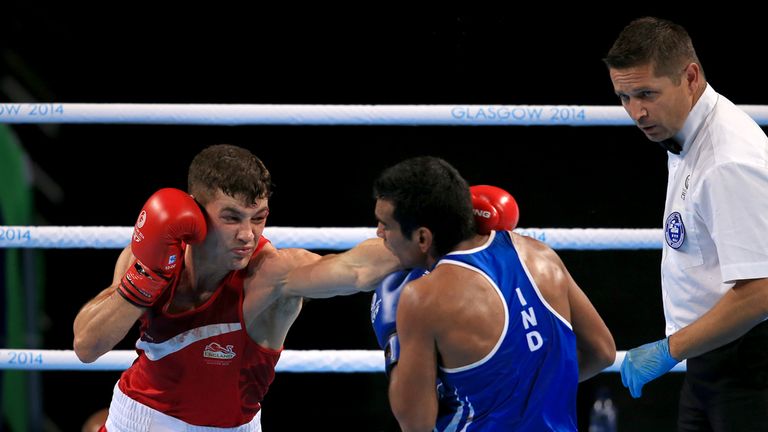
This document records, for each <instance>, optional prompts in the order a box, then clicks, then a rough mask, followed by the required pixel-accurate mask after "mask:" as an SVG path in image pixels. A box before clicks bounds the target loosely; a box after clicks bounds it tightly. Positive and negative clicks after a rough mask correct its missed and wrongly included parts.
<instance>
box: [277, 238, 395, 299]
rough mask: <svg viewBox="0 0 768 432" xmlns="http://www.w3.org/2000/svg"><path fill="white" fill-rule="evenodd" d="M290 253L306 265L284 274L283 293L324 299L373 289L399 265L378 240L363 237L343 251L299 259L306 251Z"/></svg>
mask: <svg viewBox="0 0 768 432" xmlns="http://www.w3.org/2000/svg"><path fill="white" fill-rule="evenodd" d="M292 253H293V254H294V256H295V257H294V259H304V260H305V264H304V265H300V266H297V267H295V268H293V269H291V270H290V271H288V272H287V273H286V274H285V277H284V278H283V280H282V281H281V292H282V293H283V294H284V295H293V296H301V297H310V298H326V297H333V296H337V295H348V294H354V293H357V292H360V291H372V290H373V289H374V288H375V286H374V284H375V283H377V282H378V281H380V280H381V279H383V278H384V276H386V275H388V274H390V273H392V272H393V271H395V270H397V269H399V268H400V262H399V261H398V259H397V257H395V256H394V255H393V254H392V253H391V252H390V251H389V250H387V248H386V247H385V246H384V242H383V241H382V240H381V239H369V240H365V241H363V242H362V243H360V244H359V245H357V246H355V247H354V248H352V249H350V250H348V251H346V252H344V253H341V254H336V255H326V256H324V257H322V258H319V259H318V258H314V259H311V258H306V259H305V258H302V255H304V254H309V252H306V251H302V250H294V252H292ZM313 255H314V254H313ZM315 257H316V255H315Z"/></svg>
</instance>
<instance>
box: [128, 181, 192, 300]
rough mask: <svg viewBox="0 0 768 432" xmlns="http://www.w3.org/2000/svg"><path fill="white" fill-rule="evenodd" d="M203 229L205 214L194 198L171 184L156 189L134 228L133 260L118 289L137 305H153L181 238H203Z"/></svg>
mask: <svg viewBox="0 0 768 432" xmlns="http://www.w3.org/2000/svg"><path fill="white" fill-rule="evenodd" d="M206 232H207V229H206V224H205V216H203V212H202V210H200V207H198V205H197V202H196V201H195V200H194V198H192V197H191V196H190V195H188V194H187V193H186V192H183V191H180V190H178V189H172V188H166V189H160V190H159V191H157V192H155V193H154V194H153V195H152V196H151V197H149V199H148V200H147V202H146V203H145V204H144V208H142V210H141V213H140V214H139V219H138V220H137V221H136V225H135V226H134V228H133V239H132V240H131V252H133V255H134V256H135V257H136V262H135V263H134V264H133V265H131V266H130V267H129V268H128V271H126V272H125V275H124V276H123V279H122V280H121V281H120V286H119V287H118V292H119V293H120V294H121V295H122V296H123V297H124V298H125V299H126V300H128V301H129V302H131V303H133V304H134V305H136V306H139V307H149V306H152V305H153V304H154V303H155V301H157V299H158V298H159V297H160V295H161V294H162V293H163V291H165V288H166V287H167V286H168V284H169V282H170V280H171V278H172V277H173V273H174V270H175V268H176V263H177V262H178V260H179V258H180V257H181V254H182V253H183V249H182V246H181V243H182V241H183V242H185V243H199V242H202V241H203V240H204V239H205V234H206Z"/></svg>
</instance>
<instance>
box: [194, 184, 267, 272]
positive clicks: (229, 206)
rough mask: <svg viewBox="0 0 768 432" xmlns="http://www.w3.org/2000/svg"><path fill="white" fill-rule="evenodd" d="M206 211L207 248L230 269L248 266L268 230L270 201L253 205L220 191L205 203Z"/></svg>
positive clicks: (265, 200)
mask: <svg viewBox="0 0 768 432" xmlns="http://www.w3.org/2000/svg"><path fill="white" fill-rule="evenodd" d="M205 211H206V213H207V216H208V236H207V237H206V240H205V244H206V248H207V249H208V250H209V251H211V252H213V254H214V256H216V260H217V261H221V265H223V266H224V267H226V268H227V269H228V270H240V269H243V268H245V267H246V266H247V265H248V262H249V261H250V259H251V255H252V254H253V251H254V250H255V249H256V246H257V245H258V243H259V238H261V234H262V233H263V232H264V226H265V224H266V223H267V215H268V214H269V203H268V200H267V199H261V200H257V201H256V202H255V203H250V204H249V203H245V202H243V201H242V200H239V199H236V198H233V197H231V196H229V195H226V194H224V193H223V192H221V191H220V190H219V191H217V192H216V195H215V196H214V198H213V199H212V200H211V201H210V202H208V203H207V204H206V205H205Z"/></svg>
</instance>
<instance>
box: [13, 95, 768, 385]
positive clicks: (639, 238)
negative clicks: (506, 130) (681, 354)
mask: <svg viewBox="0 0 768 432" xmlns="http://www.w3.org/2000/svg"><path fill="white" fill-rule="evenodd" d="M740 107H741V108H742V109H743V110H744V111H746V112H747V113H748V114H749V115H750V116H752V117H753V118H754V119H755V120H756V121H757V122H758V124H760V125H768V107H766V106H762V105H740ZM0 123H11V124H22V123H82V124H97V123H103V124H154V125H229V126H233V125H344V126H362V125H377V126H402V125H408V126H420V125H421V126H628V125H632V124H633V123H632V121H631V120H630V119H629V117H628V116H627V114H626V113H625V111H624V110H623V108H621V107H619V106H578V105H215V104H198V105H195V104H185V105H174V104H68V103H0ZM515 231H516V232H517V233H519V234H521V235H526V236H531V237H533V238H536V239H538V240H540V241H542V242H544V243H547V244H548V245H549V246H550V247H552V248H553V249H556V250H558V249H560V250H642V249H660V248H661V245H662V239H663V234H662V232H661V229H555V228H518V229H517V230H515ZM131 232H132V227H74V226H71V227H63V226H58V227H57V226H0V248H114V249H122V248H124V247H125V246H126V245H128V244H129V243H130V238H131ZM264 235H265V236H267V237H268V238H270V240H271V241H272V242H273V243H274V244H275V245H276V246H277V247H279V248H285V247H301V248H306V249H326V250H345V249H349V248H351V247H352V246H354V245H355V244H357V243H359V242H360V241H362V240H364V239H367V238H372V237H375V236H376V230H375V228H368V227H361V228H292V227H268V228H266V229H265V231H264ZM624 355H625V352H624V351H619V352H617V356H616V360H615V362H614V364H613V365H612V366H610V367H608V368H606V369H605V372H617V371H618V370H619V369H618V368H619V365H620V364H621V361H622V360H623V358H624ZM135 358H136V353H135V352H134V351H130V350H125V351H120V350H115V351H112V352H109V353H107V354H105V355H104V356H102V357H101V358H99V359H98V360H97V361H95V362H93V363H90V364H84V363H82V362H80V360H79V359H78V358H77V357H76V356H75V354H74V352H73V351H71V350H39V349H7V348H1V349H0V369H5V370H11V369H13V370H68V371H74V370H85V371H100V370H101V371H103V370H123V369H126V368H127V367H128V366H130V365H131V363H132V362H133V360H134V359H135ZM382 360H383V352H382V351H380V350H285V351H284V352H283V354H282V355H281V358H280V361H279V363H278V364H277V371H278V372H322V373H326V372H383V370H384V366H383V361H382ZM683 370H685V362H682V363H680V364H678V365H677V366H676V367H675V368H674V369H673V371H683Z"/></svg>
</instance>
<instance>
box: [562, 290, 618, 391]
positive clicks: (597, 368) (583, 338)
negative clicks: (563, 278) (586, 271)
mask: <svg viewBox="0 0 768 432" xmlns="http://www.w3.org/2000/svg"><path fill="white" fill-rule="evenodd" d="M569 279H570V276H569ZM568 303H569V304H570V308H571V326H573V332H574V333H575V334H576V351H577V354H578V356H579V382H582V381H584V380H586V379H589V378H592V377H593V376H595V375H597V374H599V373H600V372H601V371H602V370H603V369H605V368H607V367H608V366H610V365H612V364H613V361H614V360H615V358H616V342H615V341H614V340H613V336H612V335H611V331H610V330H608V327H607V326H606V325H605V322H604V321H603V319H602V318H601V317H600V314H598V313H597V310H596V309H595V307H594V306H593V305H592V303H591V302H590V301H589V298H587V295H586V294H584V291H582V290H581V288H579V286H578V285H577V284H576V282H574V281H573V279H571V285H570V287H569V289H568Z"/></svg>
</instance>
